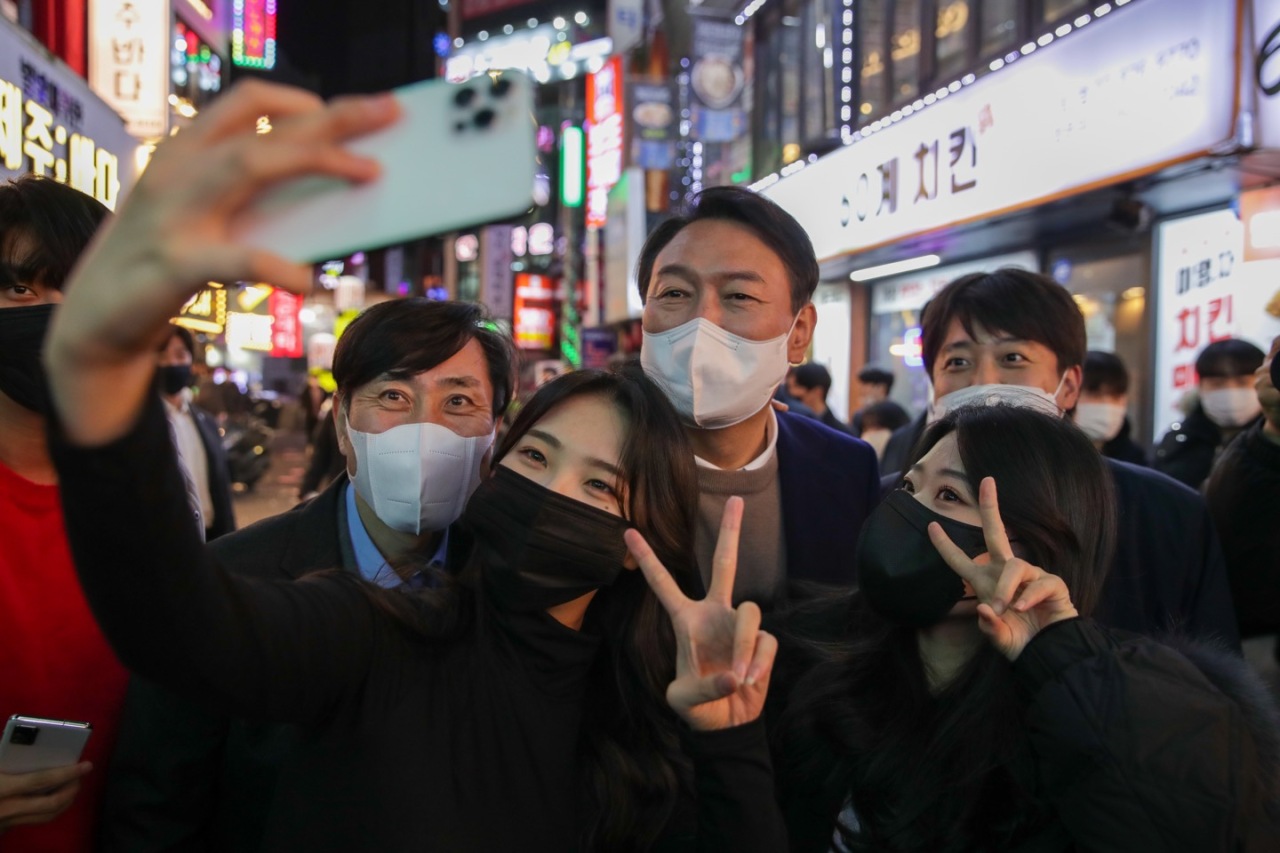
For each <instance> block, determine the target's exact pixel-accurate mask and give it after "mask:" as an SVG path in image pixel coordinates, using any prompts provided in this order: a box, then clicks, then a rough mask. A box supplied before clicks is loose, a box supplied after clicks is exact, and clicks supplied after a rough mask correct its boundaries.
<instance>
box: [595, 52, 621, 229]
mask: <svg viewBox="0 0 1280 853" xmlns="http://www.w3.org/2000/svg"><path fill="white" fill-rule="evenodd" d="M622 92H623V86H622V57H620V56H615V57H613V58H611V59H610V60H609V61H608V62H606V63H605V64H604V67H603V68H601V69H600V70H599V71H597V72H595V73H594V74H592V75H591V76H590V77H588V78H587V124H586V128H587V227H588V228H603V227H604V223H605V217H606V214H607V212H608V208H609V190H611V189H613V185H614V184H616V183H618V181H619V180H620V179H621V178H622V153H623V139H624V138H625V137H624V135H623V126H622V121H623V118H622V117H623V114H624V113H625V108H624V105H623V98H622Z"/></svg>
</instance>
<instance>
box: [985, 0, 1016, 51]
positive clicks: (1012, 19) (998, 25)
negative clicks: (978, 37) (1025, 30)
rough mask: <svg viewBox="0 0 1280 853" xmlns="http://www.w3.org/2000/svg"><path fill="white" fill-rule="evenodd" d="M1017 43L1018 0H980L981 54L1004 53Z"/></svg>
mask: <svg viewBox="0 0 1280 853" xmlns="http://www.w3.org/2000/svg"><path fill="white" fill-rule="evenodd" d="M1017 43H1018V0H982V48H981V49H982V55H983V56H992V55H995V54H999V53H1004V52H1005V51H1007V50H1008V49H1009V48H1011V47H1014V46H1015V45H1016V44H1017Z"/></svg>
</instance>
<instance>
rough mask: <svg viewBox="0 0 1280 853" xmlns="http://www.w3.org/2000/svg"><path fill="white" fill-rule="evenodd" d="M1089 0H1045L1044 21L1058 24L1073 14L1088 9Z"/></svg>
mask: <svg viewBox="0 0 1280 853" xmlns="http://www.w3.org/2000/svg"><path fill="white" fill-rule="evenodd" d="M1089 5H1090V3H1089V2H1088V0H1044V22H1045V23H1046V24H1056V23H1057V22H1058V21H1060V20H1062V19H1063V18H1066V17H1068V16H1071V15H1078V14H1080V13H1081V12H1084V11H1087V9H1088V7H1089Z"/></svg>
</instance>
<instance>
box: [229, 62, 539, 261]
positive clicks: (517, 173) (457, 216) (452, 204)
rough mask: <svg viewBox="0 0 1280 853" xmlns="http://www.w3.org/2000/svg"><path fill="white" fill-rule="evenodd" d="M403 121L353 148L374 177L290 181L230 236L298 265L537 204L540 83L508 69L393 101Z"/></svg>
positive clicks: (425, 86)
mask: <svg viewBox="0 0 1280 853" xmlns="http://www.w3.org/2000/svg"><path fill="white" fill-rule="evenodd" d="M391 94H392V95H393V96H394V97H395V99H396V101H397V102H398V103H399V106H400V118H399V119H398V120H397V121H396V122H395V123H394V124H393V125H391V126H390V127H387V128H384V129H383V130H380V131H378V132H376V133H371V134H369V135H367V136H362V137H360V138H357V139H353V140H351V141H350V142H349V143H347V146H346V147H347V149H348V150H350V151H351V152H352V153H354V154H358V155H360V156H363V157H368V158H369V159H371V160H373V161H375V162H377V163H378V165H379V167H380V169H381V172H380V174H379V175H378V177H377V178H375V179H373V180H371V181H368V182H365V183H360V184H353V183H349V182H347V181H342V180H339V179H336V178H329V177H306V178H298V179H295V180H290V181H286V182H284V183H282V184H281V185H280V186H279V187H277V188H274V189H272V190H269V191H267V192H265V193H263V194H262V195H261V196H259V197H258V198H257V199H256V200H255V201H254V202H253V203H251V204H250V206H249V208H248V209H247V210H245V211H243V212H242V213H241V214H240V216H239V221H238V223H237V227H236V230H235V232H234V233H233V236H234V237H235V238H236V239H237V240H239V241H242V242H245V243H247V244H249V245H251V246H257V247H259V248H262V249H266V250H267V251H270V252H272V253H274V254H276V255H280V256H281V257H284V258H286V259H288V260H291V261H310V262H316V261H322V260H327V259H332V258H339V257H342V256H344V255H348V254H351V253H352V252H355V251H357V250H362V249H374V248H378V247H381V246H385V245H389V244H393V243H400V242H405V241H408V240H412V239H416V238H419V237H423V236H427V235H431V234H439V233H442V232H446V231H452V230H456V229H458V228H463V227H466V226H470V225H477V224H481V223H485V222H493V221H497V220H501V219H507V218H510V217H512V216H516V215H518V214H520V213H523V212H525V211H526V210H528V209H529V208H530V207H531V206H532V203H533V185H534V177H535V166H536V157H537V148H536V144H535V131H536V125H535V122H534V117H533V85H532V83H531V82H530V80H529V78H528V77H526V76H525V75H523V74H520V73H517V72H512V71H504V72H501V73H495V74H492V75H482V76H480V77H477V78H475V79H474V80H469V81H467V82H465V83H460V84H455V83H448V82H446V81H443V80H430V81H426V82H423V83H415V84H413V85H411V86H405V87H403V88H401V89H396V90H395V91H393V92H392V93H391Z"/></svg>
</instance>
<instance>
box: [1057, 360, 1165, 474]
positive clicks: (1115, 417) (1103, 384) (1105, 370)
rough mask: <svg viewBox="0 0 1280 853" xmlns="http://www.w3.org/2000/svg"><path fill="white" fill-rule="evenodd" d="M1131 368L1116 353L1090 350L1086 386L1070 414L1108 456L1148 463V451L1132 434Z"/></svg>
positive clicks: (1138, 463)
mask: <svg viewBox="0 0 1280 853" xmlns="http://www.w3.org/2000/svg"><path fill="white" fill-rule="evenodd" d="M1128 411H1129V371H1128V370H1127V369H1126V368H1125V366H1124V362H1123V361H1121V360H1120V357H1119V356H1118V355H1116V354H1115V353H1113V352H1102V351H1101V350H1090V351H1089V352H1088V354H1087V355H1085V357H1084V387H1083V388H1081V389H1080V400H1079V402H1077V403H1076V408H1075V410H1074V411H1073V412H1072V413H1071V417H1072V418H1073V419H1074V420H1075V422H1076V426H1078V427H1080V429H1081V430H1082V431H1083V432H1084V434H1085V435H1087V436H1089V439H1090V440H1091V441H1092V442H1093V446H1094V447H1096V448H1098V451H1099V452H1100V453H1101V454H1102V455H1103V456H1105V457H1107V458H1108V459H1119V460H1120V461H1121V462H1128V463H1130V464H1131V465H1147V464H1149V463H1148V460H1147V452H1146V451H1145V450H1144V449H1143V448H1142V447H1141V446H1139V445H1138V443H1137V442H1136V441H1134V440H1133V437H1132V436H1131V435H1130V429H1129V416H1128Z"/></svg>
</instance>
